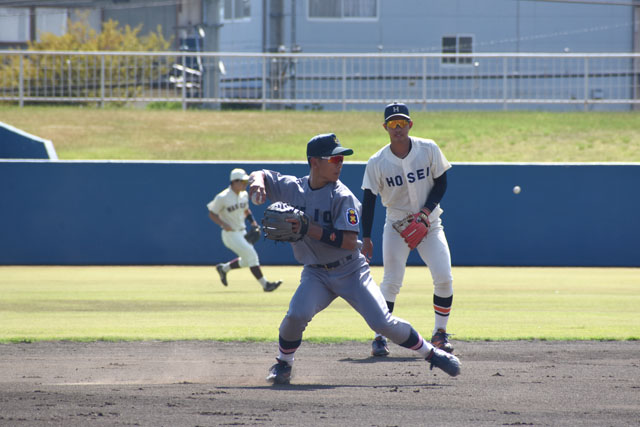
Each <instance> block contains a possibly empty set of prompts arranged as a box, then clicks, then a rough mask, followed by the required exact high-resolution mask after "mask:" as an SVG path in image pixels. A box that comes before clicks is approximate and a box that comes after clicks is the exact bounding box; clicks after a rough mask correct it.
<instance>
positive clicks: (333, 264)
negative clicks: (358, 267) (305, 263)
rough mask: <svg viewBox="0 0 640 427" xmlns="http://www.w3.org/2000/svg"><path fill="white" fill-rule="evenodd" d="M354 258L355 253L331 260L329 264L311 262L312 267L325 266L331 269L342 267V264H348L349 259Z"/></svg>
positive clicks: (326, 268)
mask: <svg viewBox="0 0 640 427" xmlns="http://www.w3.org/2000/svg"><path fill="white" fill-rule="evenodd" d="M352 258H353V255H347V256H346V257H344V258H342V259H339V260H337V261H334V262H330V263H329V264H311V267H315V268H324V269H325V270H331V269H332V268H336V267H340V266H341V265H343V264H346V263H347V261H351V259H352Z"/></svg>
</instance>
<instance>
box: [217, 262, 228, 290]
mask: <svg viewBox="0 0 640 427" xmlns="http://www.w3.org/2000/svg"><path fill="white" fill-rule="evenodd" d="M216 270H218V274H219V275H220V281H221V282H222V284H223V285H225V286H227V273H226V272H225V271H224V269H223V268H222V264H218V265H216Z"/></svg>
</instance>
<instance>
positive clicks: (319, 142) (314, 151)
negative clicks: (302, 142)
mask: <svg viewBox="0 0 640 427" xmlns="http://www.w3.org/2000/svg"><path fill="white" fill-rule="evenodd" d="M352 154H353V150H352V149H351V148H345V147H343V146H342V145H340V141H338V137H337V136H336V135H335V134H333V133H323V134H321V135H316V136H314V137H313V138H311V140H309V142H308V143H307V157H330V156H338V155H341V156H350V155H352Z"/></svg>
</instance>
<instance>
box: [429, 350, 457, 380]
mask: <svg viewBox="0 0 640 427" xmlns="http://www.w3.org/2000/svg"><path fill="white" fill-rule="evenodd" d="M426 361H427V362H429V363H430V364H431V365H430V366H429V369H430V370H432V369H433V367H434V366H435V367H436V368H440V369H442V370H443V371H445V372H446V373H447V374H449V375H451V376H452V377H455V376H457V375H460V360H458V358H457V357H455V356H454V355H453V354H450V353H447V352H446V351H443V350H440V349H439V348H435V347H434V348H433V349H432V350H431V352H430V353H429V355H428V356H427V358H426Z"/></svg>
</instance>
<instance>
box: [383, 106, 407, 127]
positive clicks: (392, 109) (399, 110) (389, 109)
mask: <svg viewBox="0 0 640 427" xmlns="http://www.w3.org/2000/svg"><path fill="white" fill-rule="evenodd" d="M393 116H401V117H404V118H406V119H408V120H411V117H409V108H407V106H406V105H404V104H402V103H399V102H393V103H391V104H389V105H387V106H386V107H384V121H385V122H386V121H387V120H389V118H390V117H393Z"/></svg>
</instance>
